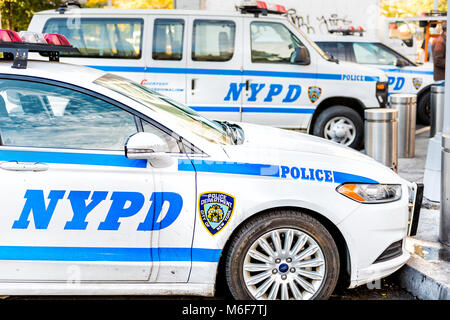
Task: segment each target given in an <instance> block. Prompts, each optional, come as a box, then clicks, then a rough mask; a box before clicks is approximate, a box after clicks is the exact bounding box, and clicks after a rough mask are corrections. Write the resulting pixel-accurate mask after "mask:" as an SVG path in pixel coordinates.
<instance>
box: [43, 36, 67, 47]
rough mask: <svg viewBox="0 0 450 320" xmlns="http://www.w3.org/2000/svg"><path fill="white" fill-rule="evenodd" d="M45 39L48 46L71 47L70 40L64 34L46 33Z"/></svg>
mask: <svg viewBox="0 0 450 320" xmlns="http://www.w3.org/2000/svg"><path fill="white" fill-rule="evenodd" d="M44 39H45V40H46V41H47V43H48V44H53V45H55V46H70V42H69V40H67V38H66V37H65V36H63V35H62V34H56V33H45V34H44Z"/></svg>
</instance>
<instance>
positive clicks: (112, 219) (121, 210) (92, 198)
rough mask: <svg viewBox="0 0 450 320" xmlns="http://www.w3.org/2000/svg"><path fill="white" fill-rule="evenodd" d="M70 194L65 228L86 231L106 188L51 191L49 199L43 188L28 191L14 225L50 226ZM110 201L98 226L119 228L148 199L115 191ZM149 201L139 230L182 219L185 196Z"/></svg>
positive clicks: (158, 194) (164, 196) (167, 194)
mask: <svg viewBox="0 0 450 320" xmlns="http://www.w3.org/2000/svg"><path fill="white" fill-rule="evenodd" d="M67 193H68V196H67V200H66V201H69V202H70V205H71V207H72V212H73V217H72V220H70V221H67V223H66V224H65V227H64V229H65V230H86V227H87V225H88V222H87V221H86V218H87V216H88V214H89V213H90V212H91V211H92V210H93V209H94V208H95V207H97V206H98V205H99V204H100V203H101V202H103V201H105V200H106V199H107V198H108V194H109V193H108V192H106V191H65V190H51V191H50V192H49V193H48V196H47V199H48V200H46V199H45V196H44V191H43V190H27V191H26V192H25V196H24V198H25V199H26V202H25V205H24V207H23V209H22V212H21V214H20V216H19V218H18V219H17V220H16V221H14V223H13V225H12V228H13V229H27V228H28V227H29V224H30V220H31V219H33V220H34V226H35V228H36V229H47V228H48V226H49V224H50V222H51V219H52V217H53V214H54V213H55V211H57V210H56V209H57V206H58V203H59V201H63V199H64V196H65V195H66V194H67ZM110 200H111V206H110V208H109V211H108V213H107V215H106V218H105V220H104V221H102V222H101V223H100V224H99V225H98V228H97V229H98V230H118V229H119V227H120V220H121V219H126V218H129V217H131V216H134V215H135V214H137V213H138V212H139V211H140V210H141V209H142V207H143V206H144V203H145V201H146V199H145V196H144V195H143V194H142V193H139V192H123V191H120V192H119V191H116V192H112V194H111V197H110ZM149 201H150V202H151V206H150V209H149V211H148V213H147V215H146V218H145V219H144V221H142V222H141V223H140V224H139V225H138V226H137V230H138V231H155V230H161V229H164V228H167V227H169V226H170V225H171V224H172V223H173V222H175V220H176V219H177V218H178V216H179V215H180V213H181V209H182V207H183V198H182V197H181V196H180V195H179V194H178V193H173V192H153V193H152V195H151V196H150V198H149ZM46 202H48V205H46ZM165 203H167V204H166V206H167V205H168V209H167V213H166V214H165V215H164V217H162V218H161V217H160V216H161V215H162V212H163V205H164V204H165Z"/></svg>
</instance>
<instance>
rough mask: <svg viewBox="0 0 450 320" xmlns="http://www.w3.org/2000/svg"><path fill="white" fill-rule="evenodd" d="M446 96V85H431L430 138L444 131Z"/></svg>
mask: <svg viewBox="0 0 450 320" xmlns="http://www.w3.org/2000/svg"><path fill="white" fill-rule="evenodd" d="M444 97H445V87H444V86H442V85H433V86H431V99H430V120H431V121H430V122H431V124H430V138H433V137H434V136H435V135H436V133H438V132H442V126H443V121H444Z"/></svg>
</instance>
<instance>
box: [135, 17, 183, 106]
mask: <svg viewBox="0 0 450 320" xmlns="http://www.w3.org/2000/svg"><path fill="white" fill-rule="evenodd" d="M148 22H149V23H148V26H147V34H148V37H147V40H148V41H147V44H146V49H147V50H146V52H147V54H146V59H147V60H146V61H147V67H146V70H145V78H144V80H143V81H142V83H141V84H143V85H145V86H147V87H148V88H150V89H152V90H155V91H157V92H159V93H161V94H164V95H167V96H169V97H171V98H172V99H174V100H176V101H179V102H181V103H186V61H187V58H186V55H187V49H186V40H187V36H186V27H187V19H186V16H176V15H170V16H167V15H161V16H149V18H148Z"/></svg>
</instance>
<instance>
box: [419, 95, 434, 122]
mask: <svg viewBox="0 0 450 320" xmlns="http://www.w3.org/2000/svg"><path fill="white" fill-rule="evenodd" d="M430 99H431V92H430V91H429V90H428V91H427V92H425V93H424V94H423V95H422V96H421V97H420V99H419V101H417V122H418V123H420V124H423V125H426V126H429V125H430V123H431V101H430Z"/></svg>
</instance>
